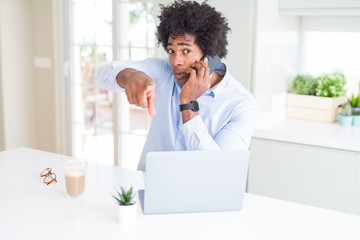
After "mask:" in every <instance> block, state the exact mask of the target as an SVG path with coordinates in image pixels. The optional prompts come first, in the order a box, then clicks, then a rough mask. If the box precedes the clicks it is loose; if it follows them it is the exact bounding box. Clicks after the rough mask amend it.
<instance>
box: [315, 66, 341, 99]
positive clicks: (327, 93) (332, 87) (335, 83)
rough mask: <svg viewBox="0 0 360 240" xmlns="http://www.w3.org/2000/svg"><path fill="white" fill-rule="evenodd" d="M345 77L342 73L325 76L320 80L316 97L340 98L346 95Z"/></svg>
mask: <svg viewBox="0 0 360 240" xmlns="http://www.w3.org/2000/svg"><path fill="white" fill-rule="evenodd" d="M345 84H346V80H345V76H344V74H342V73H337V72H335V73H330V74H324V75H323V76H321V77H320V78H319V79H318V84H317V86H316V90H315V95H316V96H319V97H339V96H344V95H345V89H344V86H345Z"/></svg>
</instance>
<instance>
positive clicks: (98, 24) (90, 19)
mask: <svg viewBox="0 0 360 240" xmlns="http://www.w3.org/2000/svg"><path fill="white" fill-rule="evenodd" d="M69 6H70V7H69V12H70V14H69V15H70V24H69V26H70V27H69V29H68V33H69V40H70V49H69V51H70V52H71V59H70V64H71V67H70V69H71V74H70V76H71V77H70V78H71V83H70V86H69V91H70V92H71V104H70V105H71V106H69V107H70V108H71V129H72V134H71V135H72V136H71V142H72V144H71V146H72V154H73V155H74V156H76V157H81V158H86V159H88V160H90V161H91V160H92V161H99V162H103V163H109V164H114V163H117V162H119V163H121V164H122V166H123V167H129V168H135V167H136V165H137V161H138V159H139V156H140V153H141V150H142V147H143V144H144V141H145V137H146V134H147V131H148V128H149V125H150V117H149V116H148V115H147V113H146V111H145V110H143V109H140V108H137V107H133V106H129V104H128V103H127V101H126V96H124V94H114V93H111V92H108V91H107V90H105V89H104V88H102V87H101V86H100V85H99V84H98V83H97V82H96V80H95V73H96V69H97V68H98V67H100V66H101V65H103V64H105V63H107V62H110V61H112V60H142V59H144V58H147V57H151V56H154V55H155V34H154V33H155V23H154V7H153V4H152V3H150V2H146V1H142V2H140V1H124V0H69ZM144 29H145V31H144ZM121 158H124V159H125V160H119V159H121Z"/></svg>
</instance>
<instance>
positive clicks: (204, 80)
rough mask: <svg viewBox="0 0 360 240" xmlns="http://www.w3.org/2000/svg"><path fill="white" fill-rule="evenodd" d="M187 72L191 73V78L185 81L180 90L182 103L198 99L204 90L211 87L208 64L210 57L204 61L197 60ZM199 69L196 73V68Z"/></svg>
mask: <svg viewBox="0 0 360 240" xmlns="http://www.w3.org/2000/svg"><path fill="white" fill-rule="evenodd" d="M191 67H192V68H189V69H188V70H187V71H186V73H187V74H190V76H189V80H188V81H187V82H186V83H185V85H184V87H183V89H182V90H181V92H180V102H181V103H182V104H186V103H189V102H191V101H194V100H197V99H198V98H199V97H200V96H201V95H202V94H203V93H204V92H206V91H207V90H209V89H210V87H211V84H210V74H209V72H210V68H209V66H208V59H207V58H205V59H204V61H196V62H195V63H193V64H192V65H191ZM193 68H196V69H197V70H198V71H197V73H196V71H195V69H193Z"/></svg>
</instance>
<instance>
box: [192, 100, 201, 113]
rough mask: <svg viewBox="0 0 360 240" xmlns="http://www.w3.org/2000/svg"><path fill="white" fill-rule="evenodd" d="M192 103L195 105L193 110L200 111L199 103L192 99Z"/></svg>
mask: <svg viewBox="0 0 360 240" xmlns="http://www.w3.org/2000/svg"><path fill="white" fill-rule="evenodd" d="M191 103H192V104H193V107H192V109H191V110H193V111H194V112H198V111H199V103H198V102H197V101H192V102H191Z"/></svg>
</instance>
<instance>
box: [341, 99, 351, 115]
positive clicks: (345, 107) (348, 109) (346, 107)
mask: <svg viewBox="0 0 360 240" xmlns="http://www.w3.org/2000/svg"><path fill="white" fill-rule="evenodd" d="M341 114H342V115H343V116H351V105H350V103H349V102H347V103H345V104H344V105H343V106H342V112H341Z"/></svg>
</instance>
